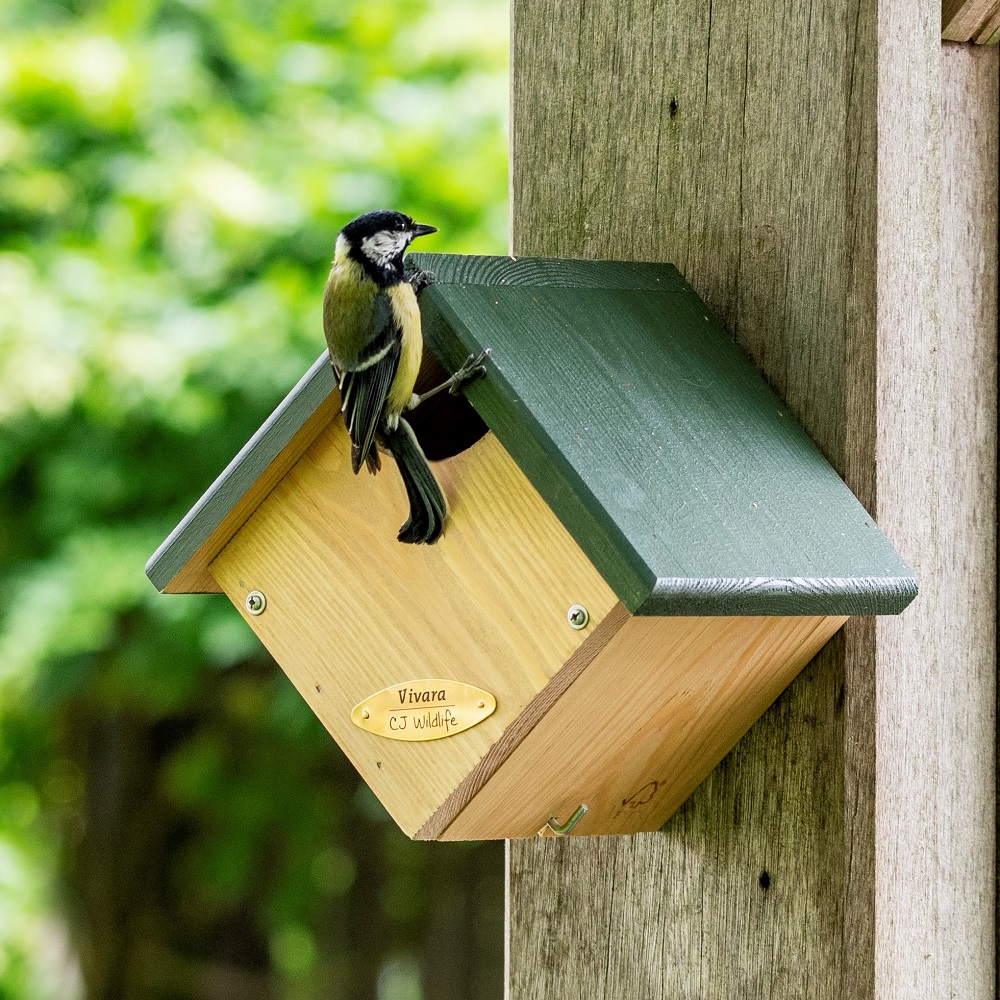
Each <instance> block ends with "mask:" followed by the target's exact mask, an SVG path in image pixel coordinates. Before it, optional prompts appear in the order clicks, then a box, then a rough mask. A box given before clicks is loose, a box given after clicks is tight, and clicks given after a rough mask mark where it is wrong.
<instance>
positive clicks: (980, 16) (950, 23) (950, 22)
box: [941, 0, 1000, 45]
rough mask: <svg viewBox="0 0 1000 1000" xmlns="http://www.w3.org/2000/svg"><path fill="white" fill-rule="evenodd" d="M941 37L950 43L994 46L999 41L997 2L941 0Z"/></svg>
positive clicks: (986, 0)
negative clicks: (975, 43)
mask: <svg viewBox="0 0 1000 1000" xmlns="http://www.w3.org/2000/svg"><path fill="white" fill-rule="evenodd" d="M941 37H942V38H944V39H945V40H946V41H950V42H978V43H979V44H981V45H996V43H997V42H998V41H1000V3H998V0H943V2H942V4H941Z"/></svg>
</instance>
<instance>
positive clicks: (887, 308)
mask: <svg viewBox="0 0 1000 1000" xmlns="http://www.w3.org/2000/svg"><path fill="white" fill-rule="evenodd" d="M940 25H941V9H940V4H939V3H938V2H936V0H881V2H880V3H878V4H870V5H865V4H861V5H858V4H853V3H852V4H848V3H847V2H845V0H832V2H831V3H827V4H822V5H807V4H796V3H789V2H778V0H755V2H753V3H737V2H735V0H713V2H711V3H708V4H699V3H693V2H686V3H685V2H681V0H625V2H623V0H515V3H514V7H513V45H512V54H513V59H512V64H513V91H512V93H513V109H512V150H513V167H512V191H513V205H512V230H513V232H512V252H514V253H515V254H524V255H528V254H544V255H551V256H560V255H561V256H569V257H585V258H587V257H589V258H605V259H610V258H623V259H636V260H667V261H672V262H673V263H675V264H676V265H677V266H678V267H679V268H680V270H681V271H682V273H683V274H684V275H685V277H687V278H688V280H689V281H691V283H692V284H693V285H694V286H695V288H696V289H697V290H698V292H699V293H700V294H701V295H702V297H703V298H705V299H706V301H707V302H708V303H709V305H710V306H711V307H712V309H713V311H714V312H715V313H716V315H718V316H719V317H720V318H721V319H722V320H723V322H724V323H725V324H726V325H727V327H728V328H729V330H730V331H731V332H732V333H733V334H734V335H735V336H736V338H737V339H738V340H739V342H740V343H741V344H742V345H743V346H744V347H745V348H746V349H747V350H748V351H749V353H750V354H751V356H752V357H753V358H754V360H755V361H756V362H757V364H758V365H759V366H760V367H761V368H762V370H763V371H764V372H765V374H766V375H767V376H768V378H769V380H770V381H771V383H772V384H773V385H774V387H775V388H776V389H777V391H778V393H779V394H780V395H781V396H782V397H783V398H784V399H785V401H786V402H787V404H788V405H789V407H790V408H791V409H792V410H793V411H794V412H795V413H796V415H797V416H798V417H799V419H800V420H801V421H802V422H803V423H804V425H805V426H806V428H807V429H808V430H809V431H810V433H811V434H812V436H813V438H814V439H815V440H816V441H817V442H818V443H819V445H820V447H821V448H822V449H823V451H824V452H825V454H826V455H827V457H828V458H829V459H830V460H831V462H832V463H833V464H834V466H835V467H836V468H837V469H838V470H839V471H840V472H841V473H842V474H843V475H844V477H845V478H846V480H847V482H848V485H849V486H851V488H852V489H853V490H854V492H855V493H856V494H857V495H858V496H859V497H860V498H861V499H862V501H863V502H864V503H865V504H866V505H867V506H868V508H869V510H870V511H872V513H874V515H875V516H876V519H877V520H878V522H879V524H880V525H881V527H882V528H883V530H885V531H886V533H887V534H888V535H889V537H890V539H891V540H892V541H893V542H894V543H895V544H896V545H897V547H898V548H899V549H900V551H901V552H902V554H903V555H904V557H906V558H907V559H908V560H909V561H910V562H911V564H912V565H913V566H914V567H915V569H916V570H917V574H918V577H919V578H920V581H921V594H920V596H919V597H918V598H917V599H916V601H915V602H914V604H913V605H912V606H911V608H910V609H909V610H908V611H907V612H905V613H904V614H903V615H902V616H901V617H900V618H899V619H898V620H895V619H882V620H879V621H877V622H876V621H874V620H870V619H869V620H864V621H861V622H859V623H853V624H851V625H850V626H849V627H848V629H846V630H845V633H843V635H842V637H841V636H838V637H837V638H836V639H835V640H834V641H833V642H832V643H831V644H830V645H829V646H828V647H827V648H826V649H825V650H824V651H823V652H822V653H821V654H820V655H819V656H818V657H817V658H816V660H815V661H814V662H813V663H812V664H811V665H810V666H809V667H808V668H807V669H806V670H805V671H804V673H803V674H802V675H801V676H800V677H799V679H798V680H797V681H796V682H795V683H794V684H793V686H792V687H791V689H790V690H789V691H788V692H786V693H785V695H783V696H782V697H781V698H780V699H779V700H778V702H777V703H776V704H775V705H774V706H773V708H772V709H771V710H770V711H769V712H768V713H767V714H766V715H765V716H764V718H763V719H762V720H761V721H760V722H759V723H758V724H757V725H756V726H755V727H754V728H753V729H752V730H751V732H750V733H749V734H748V735H747V736H746V737H745V738H744V739H743V740H742V741H741V743H740V744H739V745H738V746H737V747H736V749H735V750H734V751H733V752H732V753H731V754H730V756H729V757H728V758H727V759H726V760H725V761H724V762H723V764H722V765H721V766H720V767H719V768H718V769H717V770H716V772H715V773H714V774H713V775H712V776H711V777H710V778H709V779H708V780H707V781H706V782H705V783H704V784H703V785H702V786H701V787H700V788H699V789H698V791H697V792H696V793H695V795H694V796H693V797H692V799H691V800H690V801H689V802H688V803H687V805H686V806H685V807H684V808H682V810H681V811H680V813H679V814H677V815H676V816H675V817H674V819H673V820H671V821H670V822H669V823H668V824H667V826H666V827H665V828H664V830H663V831H661V832H660V833H657V834H649V835H641V836H636V837H629V838H624V837H623V838H599V839H595V840H587V839H579V840H574V841H572V842H561V841H553V840H545V841H517V842H511V843H510V845H509V850H508V864H509V870H508V935H509V939H508V966H509V994H510V997H511V998H512V1000H528V998H532V1000H533V998H542V997H544V998H546V1000H561V998H564V997H565V998H571V997H572V998H583V1000H589V998H595V1000H596V998H606V997H619V996H623V997H624V996H633V997H639V998H646V997H648V998H654V997H664V998H666V997H669V998H678V1000H680V998H684V1000H687V998H692V1000H693V998H698V1000H714V998H719V1000H722V998H726V1000H730V998H734V997H740V998H744V997H746V998H768V1000H785V998H792V997H795V998H799V997H803V996H808V997H810V998H813V1000H827V998H830V1000H832V998H838V1000H839V998H842V997H850V998H852V1000H857V998H862V1000H863V998H878V1000H886V998H897V997H898V998H900V1000H902V998H904V997H905V998H907V1000H911V998H916V1000H922V998H935V1000H937V998H941V1000H943V998H945V997H952V996H961V997H963V1000H965V998H968V1000H985V998H987V997H993V996H994V949H993V934H994V929H993V928H994V872H995V869H994V839H995V838H994V832H995V824H994V801H995V795H994V781H995V778H994V756H995V755H994V746H995V711H994V706H995V657H994V651H995V638H994V634H995V633H994V629H995V613H994V610H995V593H996V592H995V560H994V553H995V525H996V513H995V499H994V498H995V484H996V464H995V455H996V337H997V173H998V166H997V145H998V138H997V135H998V124H997V90H998V60H997V50H996V49H995V48H993V49H979V50H976V51H972V50H971V49H967V48H965V47H958V46H951V45H946V46H945V47H944V49H943V50H942V44H941V41H940V30H941V29H940Z"/></svg>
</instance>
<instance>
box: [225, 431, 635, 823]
mask: <svg viewBox="0 0 1000 1000" xmlns="http://www.w3.org/2000/svg"><path fill="white" fill-rule="evenodd" d="M383 464H384V467H383V471H382V472H381V473H380V474H379V475H378V476H371V475H369V474H368V473H367V472H365V471H362V473H361V474H360V475H358V476H354V475H352V473H351V468H350V443H349V440H348V437H347V434H346V431H345V429H344V426H343V421H342V419H341V418H340V417H339V416H338V417H337V419H336V420H334V421H333V423H331V424H330V426H329V427H328V428H327V429H326V430H325V431H324V432H323V433H322V434H320V435H319V437H318V438H317V439H316V441H315V442H314V443H313V445H312V446H311V447H310V448H309V449H308V451H307V452H306V453H305V454H304V455H303V456H302V458H301V459H300V460H299V461H298V463H297V464H296V465H295V466H294V468H293V469H292V470H291V471H290V472H289V473H288V475H287V476H286V477H285V478H284V479H283V480H282V482H281V483H279V484H278V486H277V487H276V488H275V489H274V491H273V492H272V493H271V495H270V496H269V497H268V499H267V500H266V501H265V502H264V503H263V504H262V505H261V506H260V508H259V509H258V510H257V511H256V512H255V513H254V515H253V516H252V517H251V518H250V519H249V520H248V521H247V523H246V524H245V525H244V527H243V528H242V529H241V531H240V532H239V534H238V535H237V536H236V537H235V538H234V539H233V540H232V542H230V544H229V545H228V546H227V548H226V549H225V550H224V551H223V552H222V553H221V554H220V555H219V556H218V558H217V559H216V560H215V561H214V562H213V563H212V566H211V570H212V573H213V575H214V576H215V578H216V579H217V580H218V581H219V584H220V585H221V586H222V588H223V590H224V591H225V592H226V594H228V595H229V597H230V598H231V599H232V601H233V603H234V604H235V605H236V607H237V608H238V609H239V610H240V612H241V613H242V614H243V615H244V617H245V618H246V620H247V621H248V622H249V624H250V625H251V627H252V628H253V629H254V631H255V632H256V633H257V635H258V636H259V637H260V638H261V640H262V641H263V642H264V644H265V645H266V646H267V648H268V649H269V650H270V651H271V653H272V654H273V656H274V657H275V659H276V660H277V661H278V663H279V664H281V666H282V668H283V669H284V670H285V672H286V673H287V674H288V676H289V677H290V678H291V680H292V682H293V683H294V684H295V686H296V687H297V688H298V690H299V692H300V693H301V694H302V696H303V697H304V698H305V699H306V701H307V702H308V703H309V705H310V706H311V708H312V709H313V711H314V712H316V714H317V715H318V716H319V718H320V719H321V720H322V722H323V724H324V725H325V726H326V727H327V729H328V730H329V731H330V732H331V734H332V735H333V736H334V737H335V738H336V740H337V742H338V743H339V744H340V745H341V747H342V748H343V749H344V751H345V752H346V753H347V755H348V756H349V757H350V759H351V761H352V762H353V763H354V765H355V766H356V767H357V768H358V770H359V771H360V772H361V775H362V777H364V779H365V780H366V781H367V782H368V783H369V785H370V786H371V787H372V789H373V790H374V791H375V793H376V794H377V795H378V797H379V798H380V799H381V800H382V802H383V803H384V804H385V806H386V808H387V809H388V810H389V812H390V813H391V814H392V816H393V817H394V819H395V820H396V821H397V823H399V825H400V826H401V827H402V828H403V830H404V831H406V832H407V833H408V834H409V835H411V836H412V835H413V834H414V833H415V832H416V831H417V830H418V829H419V828H420V827H421V826H422V825H423V823H424V822H425V821H426V820H427V819H428V817H429V816H430V815H431V814H432V813H433V812H434V811H435V809H436V808H437V807H438V806H439V805H440V804H441V803H442V801H443V800H444V799H445V798H446V797H447V796H448V795H449V793H451V792H452V790H453V789H454V788H455V787H456V786H457V785H458V784H459V783H460V782H461V781H462V779H463V778H464V777H465V776H466V775H467V774H468V772H469V771H470V770H471V769H472V768H473V767H474V766H475V764H476V763H477V762H478V761H479V760H480V758H481V757H482V756H483V755H484V754H485V753H486V752H487V751H488V750H489V748H490V746H491V745H492V744H493V743H494V742H495V741H496V740H497V739H498V738H499V737H500V735H501V734H502V733H503V731H504V730H505V729H506V728H507V727H508V726H509V725H510V724H511V723H512V722H513V721H514V720H515V719H516V718H517V716H518V715H519V714H520V713H521V711H522V710H523V709H524V707H525V706H526V705H527V704H528V703H529V702H530V701H531V700H532V699H533V698H534V696H535V695H536V694H537V693H538V692H539V691H540V690H541V689H542V688H543V687H544V686H545V684H546V683H547V682H548V680H549V679H550V678H551V677H552V676H554V675H555V673H556V672H557V671H558V670H559V669H560V668H561V667H562V666H563V664H564V663H565V662H566V661H567V660H568V659H569V658H570V657H571V656H572V654H573V652H574V651H575V650H576V649H577V647H578V646H580V645H581V643H583V642H584V641H585V639H586V638H587V636H588V635H589V634H590V633H591V631H592V630H593V629H594V628H595V627H596V625H597V624H598V623H599V622H600V621H601V620H602V619H603V618H604V617H605V616H606V615H607V613H608V612H609V611H610V610H611V608H612V607H613V606H614V605H615V603H616V599H615V595H614V594H613V593H612V591H611V590H610V588H609V587H608V586H607V584H606V583H605V582H604V580H603V579H602V578H601V577H600V575H599V574H598V573H597V571H596V570H595V569H594V568H593V567H592V566H591V564H590V562H589V561H588V560H587V559H586V557H585V556H584V555H583V553H582V552H581V551H580V549H579V547H578V546H577V545H576V543H575V542H574V541H573V540H572V539H571V538H570V536H569V534H568V533H567V532H566V531H565V529H564V528H563V527H562V525H561V524H560V523H559V521H558V520H557V519H556V518H555V516H554V515H553V514H552V512H551V511H550V510H549V509H548V507H546V505H545V504H544V503H543V501H542V500H541V498H540V497H539V496H538V494H537V492H536V491H535V490H534V488H533V487H532V486H531V485H530V483H529V482H528V481H527V480H526V479H525V477H524V475H523V474H522V473H521V472H520V470H519V469H518V468H517V466H516V465H515V464H514V462H513V461H512V460H511V459H510V457H509V456H508V455H507V454H506V452H505V451H504V450H503V448H501V447H500V446H499V444H498V443H497V441H496V440H495V438H493V436H492V435H487V436H486V437H485V438H483V439H482V440H481V441H480V442H478V443H477V444H475V445H474V446H473V447H472V448H470V449H468V450H467V451H464V452H462V453H461V454H459V455H456V456H455V457H453V458H450V459H447V460H446V461H443V462H439V463H435V466H434V469H435V472H436V473H437V475H438V477H439V479H440V481H441V484H442V487H443V488H444V491H445V494H446V495H447V497H448V502H449V504H450V507H451V514H450V519H449V521H448V525H447V528H446V531H445V535H444V537H443V538H442V539H441V540H440V541H439V542H438V543H437V544H436V545H433V546H409V545H402V544H400V543H399V542H397V541H396V533H397V531H398V530H399V527H400V525H401V524H402V523H403V521H404V520H405V519H406V513H407V511H406V497H405V492H404V490H403V487H402V484H401V482H400V480H399V477H398V476H397V474H396V470H395V468H394V466H393V462H392V460H391V459H390V458H388V457H385V458H384V463H383ZM251 590H260V591H262V592H263V593H264V594H265V596H266V598H267V608H266V610H265V611H264V613H263V614H262V615H260V616H259V617H252V616H250V615H248V614H247V612H246V609H245V607H244V601H245V598H246V595H247V593H248V592H249V591H251ZM572 604H583V605H584V606H585V607H587V609H588V610H589V612H590V616H591V624H590V625H589V626H588V628H587V629H584V630H583V631H579V632H578V631H575V630H574V629H572V628H570V626H569V625H568V623H567V621H566V612H567V609H568V608H569V607H570V605H572ZM422 677H441V678H453V679H455V680H460V681H464V682H466V683H468V684H473V685H476V686H477V687H481V688H485V689H486V690H488V691H490V692H491V693H492V694H494V695H495V696H496V699H497V710H496V712H495V714H494V715H492V716H491V717H490V718H489V719H487V720H486V721H484V722H482V723H480V724H479V725H478V726H475V727H474V728H473V729H470V730H468V731H466V732H463V733H460V734H457V735H454V736H450V737H448V738H446V739H442V740H436V741H434V742H427V743H401V742H396V741H393V740H389V739H386V738H384V737H380V736H376V735H374V734H372V733H367V732H364V731H362V730H360V729H358V728H357V727H355V726H354V725H353V724H352V723H351V721H350V712H351V709H352V708H353V706H354V705H355V704H357V703H358V702H359V701H361V700H362V699H363V698H365V697H366V696H368V695H371V694H374V693H375V692H376V691H379V690H381V689H382V688H384V687H386V686H388V685H390V684H394V683H401V682H404V681H407V680H413V679H417V678H422Z"/></svg>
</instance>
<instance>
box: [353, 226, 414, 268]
mask: <svg viewBox="0 0 1000 1000" xmlns="http://www.w3.org/2000/svg"><path fill="white" fill-rule="evenodd" d="M408 235H409V234H408V233H375V235H374V236H367V237H365V239H363V240H362V241H361V252H362V253H363V254H364V255H365V256H366V257H367V258H368V259H369V260H373V261H375V263H376V264H385V263H386V261H389V260H392V258H393V257H395V256H396V255H397V254H399V253H400V252H401V251H402V250H405V249H406V238H407V236H408Z"/></svg>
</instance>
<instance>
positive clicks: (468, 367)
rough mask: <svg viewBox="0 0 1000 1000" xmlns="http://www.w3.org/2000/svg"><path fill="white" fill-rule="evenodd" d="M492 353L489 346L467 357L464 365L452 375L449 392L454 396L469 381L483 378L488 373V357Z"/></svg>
mask: <svg viewBox="0 0 1000 1000" xmlns="http://www.w3.org/2000/svg"><path fill="white" fill-rule="evenodd" d="M490 353H491V351H490V349H489V348H488V347H487V348H486V350H485V351H480V352H479V353H478V354H470V355H469V356H468V357H467V358H466V359H465V363H464V364H463V365H462V367H461V368H459V369H458V371H457V372H455V374H454V375H452V377H451V385H450V386H449V387H448V392H449V393H451V395H452V396H457V395H458V394H459V393H460V392H461V391H462V388H463V387H464V386H466V385H468V384H469V382H474V381H475V380H476V379H477V378H482V377H483V376H484V375H485V374H486V359H487V358H488V357H489V356H490Z"/></svg>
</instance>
